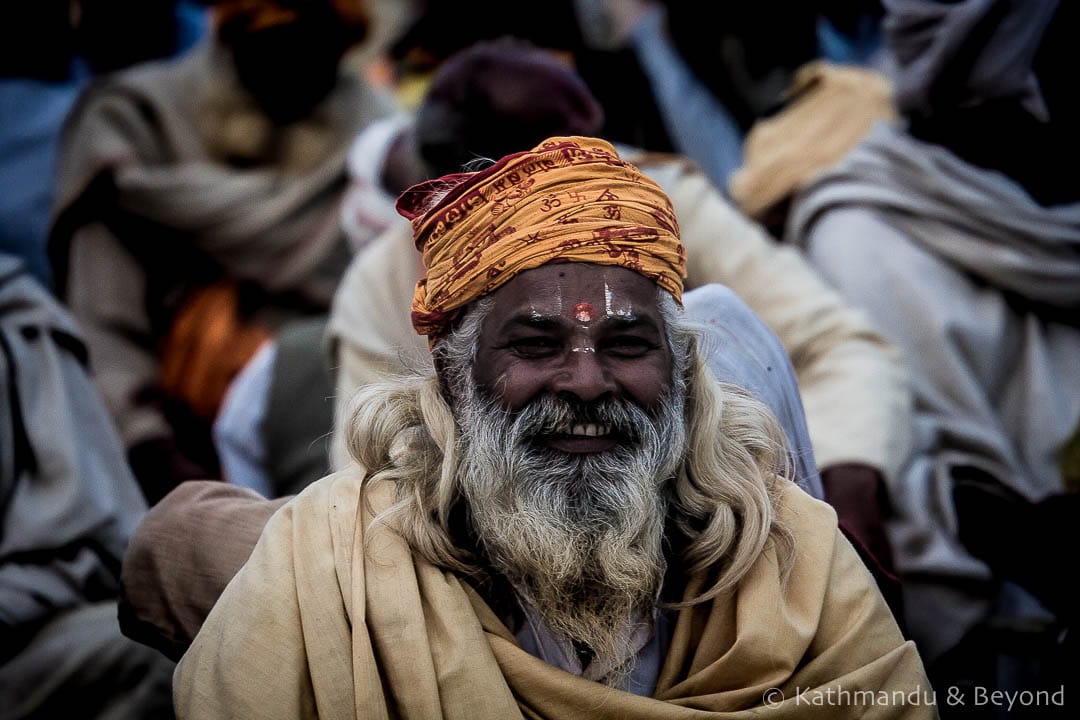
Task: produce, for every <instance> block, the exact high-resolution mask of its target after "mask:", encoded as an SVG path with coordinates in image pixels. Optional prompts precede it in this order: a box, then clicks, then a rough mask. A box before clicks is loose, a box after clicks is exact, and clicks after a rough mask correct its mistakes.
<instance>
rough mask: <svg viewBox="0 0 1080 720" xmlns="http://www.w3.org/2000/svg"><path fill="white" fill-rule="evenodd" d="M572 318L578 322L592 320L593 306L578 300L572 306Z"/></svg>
mask: <svg viewBox="0 0 1080 720" xmlns="http://www.w3.org/2000/svg"><path fill="white" fill-rule="evenodd" d="M574 319H575V320H577V321H578V322H583V323H587V322H592V319H593V306H592V305H591V304H589V303H587V302H579V303H578V304H577V305H575V306H574Z"/></svg>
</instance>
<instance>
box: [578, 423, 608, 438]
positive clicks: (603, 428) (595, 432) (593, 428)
mask: <svg viewBox="0 0 1080 720" xmlns="http://www.w3.org/2000/svg"><path fill="white" fill-rule="evenodd" d="M610 433H611V427H610V426H608V425H600V424H598V423H587V424H584V425H581V424H578V425H574V426H573V427H572V428H570V433H569V434H570V435H580V436H584V437H598V436H600V435H608V434H610Z"/></svg>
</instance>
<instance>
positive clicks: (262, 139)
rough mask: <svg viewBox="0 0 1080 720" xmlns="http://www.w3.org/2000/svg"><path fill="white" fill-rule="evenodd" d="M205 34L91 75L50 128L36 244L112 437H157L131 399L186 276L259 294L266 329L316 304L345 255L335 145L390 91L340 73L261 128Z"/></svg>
mask: <svg viewBox="0 0 1080 720" xmlns="http://www.w3.org/2000/svg"><path fill="white" fill-rule="evenodd" d="M226 52H227V51H226V50H225V49H224V48H222V47H221V46H218V45H216V44H214V43H211V42H207V43H206V44H204V45H202V46H200V47H197V48H195V49H194V50H192V51H191V52H189V53H188V54H187V55H185V56H182V57H180V58H178V59H174V60H169V61H164V62H154V63H147V64H145V65H142V66H139V67H136V68H132V69H130V70H127V71H123V72H121V73H119V74H117V75H114V76H110V77H109V78H107V79H101V80H99V81H97V82H95V83H93V84H92V85H90V86H89V87H88V89H87V90H86V91H85V92H84V94H83V95H82V96H81V97H80V98H79V101H78V103H77V104H76V106H75V108H74V110H73V111H72V113H71V114H70V116H69V118H68V121H67V124H66V126H65V128H64V133H63V138H62V146H61V153H60V165H59V168H58V175H57V183H56V196H57V197H56V207H55V210H54V217H53V223H52V228H51V237H50V253H51V254H52V257H53V263H54V267H55V268H56V269H57V275H58V277H57V289H58V292H59V293H60V294H61V296H62V297H63V298H64V299H65V301H66V302H67V304H68V305H69V306H70V307H72V309H73V311H74V313H75V315H76V317H77V319H78V320H79V322H80V324H81V325H82V326H83V327H84V328H85V329H86V336H87V342H88V344H89V346H90V352H91V356H92V357H93V359H94V361H93V363H92V367H93V368H94V372H95V380H96V381H97V382H98V384H99V387H101V389H102V391H103V393H104V395H105V399H106V403H107V405H108V407H109V409H110V411H111V412H112V414H113V416H114V417H115V418H116V419H117V422H118V424H119V426H120V431H121V435H122V437H123V439H124V442H125V445H127V446H129V447H130V446H131V445H133V444H135V443H137V442H139V441H141V440H145V439H147V438H152V437H158V436H160V435H163V434H168V429H167V427H165V426H164V420H163V419H162V417H161V415H160V413H159V412H158V411H157V410H155V409H154V408H153V407H151V406H150V404H149V403H148V402H146V401H145V400H142V401H139V400H137V398H145V397H146V395H147V391H148V390H150V389H153V388H154V387H155V386H156V384H157V373H158V368H157V365H156V358H155V355H156V352H157V346H158V342H159V340H160V338H161V336H162V335H163V334H164V332H165V331H166V330H167V328H168V326H169V324H170V322H171V318H172V316H173V313H175V311H176V309H177V307H178V305H180V304H182V302H183V300H184V298H186V297H187V296H188V293H189V292H190V290H191V289H192V287H193V286H194V287H199V286H203V285H206V284H208V283H210V282H214V281H216V280H218V279H220V278H221V277H222V276H224V277H226V278H230V279H232V280H234V281H237V282H241V283H245V284H247V285H250V286H254V287H257V288H259V289H260V290H261V291H263V292H265V293H267V294H268V296H269V297H268V298H267V299H266V300H265V302H263V303H262V306H263V308H264V310H265V311H264V312H262V313H261V316H260V317H258V318H256V319H257V320H261V321H264V322H265V324H267V326H269V327H271V328H273V327H277V326H278V325H280V324H281V323H282V322H284V321H285V320H287V319H291V318H294V317H296V316H297V315H298V314H304V313H309V312H312V311H313V310H325V309H326V308H327V307H328V306H329V304H330V299H331V297H332V294H333V292H334V289H335V288H336V286H337V282H338V279H339V278H340V275H341V273H342V272H343V270H344V267H345V265H346V264H347V262H348V256H349V251H348V247H347V244H346V242H345V240H344V238H343V234H342V231H341V229H340V225H339V222H338V206H339V202H340V197H341V194H342V192H343V191H344V187H345V182H346V172H345V157H346V154H347V152H348V147H349V143H350V141H351V140H352V138H353V136H354V135H355V134H356V133H357V132H358V131H359V129H360V128H362V127H364V126H365V125H366V124H368V123H370V122H372V121H374V120H375V119H376V118H379V117H382V116H385V115H387V114H389V113H390V112H391V111H392V109H393V104H392V101H391V99H390V98H389V96H386V95H384V94H382V93H380V92H377V91H375V90H373V89H372V88H370V87H368V86H366V85H364V84H363V83H361V82H359V81H358V80H357V79H355V78H352V77H351V76H346V75H343V76H342V77H341V79H340V81H339V84H338V86H337V87H336V88H335V89H334V90H333V91H332V92H331V94H330V95H329V96H328V97H327V98H326V99H325V100H324V101H323V103H322V104H321V105H319V106H318V107H317V108H316V109H315V110H314V111H313V112H312V113H311V115H310V116H309V117H307V118H305V119H304V120H302V121H299V122H297V123H293V124H291V125H288V126H282V127H277V128H274V127H272V126H270V124H269V121H268V120H267V119H266V118H265V117H264V116H263V115H262V114H261V113H260V112H259V111H258V110H257V109H256V108H255V107H254V106H253V104H252V101H251V100H250V98H249V97H248V96H247V95H246V94H245V93H244V92H243V91H241V90H240V89H239V86H238V83H237V80H236V78H235V75H234V72H233V70H232V66H231V63H230V61H229V59H228V56H227V54H226Z"/></svg>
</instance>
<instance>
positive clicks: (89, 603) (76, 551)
mask: <svg viewBox="0 0 1080 720" xmlns="http://www.w3.org/2000/svg"><path fill="white" fill-rule="evenodd" d="M86 357H87V353H86V347H85V346H84V345H83V343H82V339H81V337H80V332H79V329H78V328H77V327H76V324H75V322H74V320H73V319H72V318H71V316H70V314H69V313H68V312H67V311H66V309H64V308H63V307H62V306H61V305H60V304H59V303H58V302H57V301H56V299H55V298H54V297H53V296H52V295H50V294H49V293H48V292H47V291H46V290H45V289H44V288H42V287H41V284H40V283H38V282H36V281H35V280H34V279H33V278H32V277H31V276H30V275H29V274H27V272H26V266H25V264H24V263H23V262H22V261H21V260H19V259H18V258H16V257H14V256H12V255H8V254H6V253H2V252H0V715H2V716H3V717H4V718H5V720H28V719H30V718H35V719H37V720H52V719H53V718H60V717H78V718H95V719H100V720H105V719H106V718H109V719H113V720H115V719H116V718H140V719H145V720H158V719H162V720H165V719H167V718H172V717H173V712H172V694H171V687H172V683H171V679H172V671H173V663H172V662H170V661H168V660H167V659H166V658H164V657H162V656H161V655H159V654H158V653H156V652H154V651H152V650H150V649H149V648H147V647H145V646H143V645H140V644H138V643H135V642H132V641H130V640H128V639H127V638H125V637H124V636H122V635H121V634H120V627H119V625H118V623H117V602H116V598H117V594H118V589H119V579H120V564H121V559H122V558H123V555H124V551H125V549H126V547H127V544H128V541H129V539H130V538H131V533H132V531H133V530H134V528H135V526H136V524H137V523H138V522H139V521H140V520H141V519H142V517H143V515H144V513H145V512H146V502H145V501H144V500H143V497H142V495H141V493H140V492H139V487H138V485H137V484H136V482H135V478H134V477H133V476H132V474H131V471H130V469H129V468H128V465H127V462H126V460H125V458H124V450H123V447H122V445H121V444H120V439H119V438H118V437H117V435H116V431H115V430H114V429H113V425H112V422H111V421H110V419H109V417H108V414H107V413H106V412H105V409H104V407H103V406H102V404H101V399H100V397H99V395H98V392H97V389H96V388H95V387H94V385H93V383H92V382H91V381H90V378H89V375H88V374H87V372H86V370H87V368H86Z"/></svg>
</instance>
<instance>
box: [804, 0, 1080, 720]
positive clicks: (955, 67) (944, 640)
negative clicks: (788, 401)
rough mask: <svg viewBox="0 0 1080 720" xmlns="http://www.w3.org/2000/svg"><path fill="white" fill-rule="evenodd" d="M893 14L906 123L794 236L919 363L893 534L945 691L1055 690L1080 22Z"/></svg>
mask: <svg viewBox="0 0 1080 720" xmlns="http://www.w3.org/2000/svg"><path fill="white" fill-rule="evenodd" d="M885 6H886V8H887V10H888V14H887V15H886V18H885V30H886V39H887V42H888V44H889V47H890V50H891V52H892V54H893V55H894V56H895V59H896V63H897V74H896V78H895V102H896V105H897V108H898V110H899V111H900V113H901V116H902V119H903V121H902V123H901V124H893V123H883V124H879V125H877V126H876V127H875V128H874V129H873V130H872V131H871V134H870V136H869V137H868V138H867V139H866V140H865V141H864V142H863V143H861V144H860V145H859V146H858V147H856V148H855V149H854V150H853V151H852V152H851V153H850V155H848V156H847V157H846V158H845V159H844V160H843V161H842V162H841V163H840V164H839V165H838V166H837V167H836V168H835V169H833V170H830V171H826V172H824V173H822V174H821V175H819V176H818V177H817V178H816V179H815V180H814V181H813V182H812V183H810V184H809V186H808V187H806V188H805V189H804V190H803V191H802V192H800V193H799V194H798V195H797V197H796V199H795V202H794V204H793V205H792V209H791V215H790V218H789V223H788V238H789V240H790V241H791V242H793V243H795V244H797V245H798V246H800V247H804V248H805V249H806V251H807V252H808V253H809V257H810V259H811V261H812V262H813V263H814V264H815V266H816V267H818V268H819V269H820V270H821V272H822V273H823V274H824V276H825V277H826V278H828V280H829V281H830V282H831V283H832V284H833V285H834V286H835V287H837V288H838V289H839V290H840V291H841V292H842V293H843V295H844V296H845V297H846V298H848V300H849V301H850V302H851V303H853V304H855V305H856V306H858V307H861V308H864V309H865V310H866V311H867V312H868V313H870V315H871V317H872V318H873V320H874V322H875V323H876V324H877V326H878V327H880V328H881V329H882V331H883V332H884V333H886V335H887V336H888V337H889V338H891V339H892V340H893V342H895V343H896V344H897V345H898V346H899V347H900V348H901V349H902V350H903V353H904V358H905V362H906V364H907V366H908V367H909V368H910V369H911V373H912V380H913V383H914V384H913V387H914V391H915V399H916V406H915V419H916V436H915V441H916V448H915V449H916V452H915V455H914V456H913V459H912V462H911V463H910V464H909V465H908V466H907V468H906V469H905V470H904V472H903V473H902V474H900V475H898V476H896V477H895V478H893V480H894V484H893V486H892V488H891V496H892V497H893V498H894V499H895V501H896V503H897V513H898V517H897V520H896V522H895V523H894V525H893V526H892V529H893V532H892V539H893V547H894V548H895V550H896V558H897V567H898V570H899V571H900V573H901V576H902V579H903V585H904V589H905V605H906V607H907V609H908V617H907V620H908V626H909V627H910V629H911V631H912V633H913V637H914V638H915V639H916V641H917V642H918V643H919V644H920V645H921V647H922V652H923V656H924V657H925V658H926V659H927V662H928V668H929V671H930V675H931V679H932V680H935V682H937V683H938V685H939V687H941V688H945V687H950V686H957V687H960V686H962V687H971V686H973V685H974V686H982V687H986V688H1003V689H1008V690H1016V689H1032V688H1039V687H1053V688H1054V689H1055V690H1056V689H1057V686H1056V680H1055V679H1056V678H1060V677H1062V676H1065V677H1072V678H1075V677H1076V676H1077V675H1076V669H1077V659H1076V651H1075V647H1076V644H1075V640H1072V639H1069V638H1071V636H1072V635H1073V634H1074V633H1075V628H1074V626H1073V625H1072V624H1071V623H1072V618H1073V617H1074V614H1075V603H1074V602H1069V599H1070V598H1071V599H1074V598H1075V596H1074V595H1073V594H1071V593H1069V592H1068V591H1067V590H1065V587H1064V585H1065V581H1064V579H1063V576H1062V573H1061V569H1060V565H1059V562H1060V552H1061V547H1062V545H1061V543H1062V540H1063V539H1065V538H1070V537H1072V536H1073V535H1074V533H1075V521H1074V520H1072V518H1073V517H1075V514H1074V512H1075V511H1073V512H1068V511H1066V510H1065V508H1067V507H1075V500H1073V501H1072V502H1071V503H1070V502H1069V501H1067V500H1065V501H1063V502H1056V501H1055V498H1058V497H1062V499H1064V497H1067V496H1068V495H1070V494H1073V493H1075V492H1076V491H1077V490H1078V489H1080V481H1078V472H1077V468H1078V467H1080V464H1078V463H1077V460H1076V458H1077V453H1078V450H1077V448H1078V446H1080V440H1078V439H1077V438H1078V431H1080V373H1078V372H1077V367H1078V365H1077V358H1078V357H1080V328H1078V326H1077V317H1080V314H1078V312H1077V310H1078V308H1080V184H1077V183H1075V182H1069V181H1067V180H1066V181H1063V178H1068V177H1070V176H1071V174H1072V173H1073V170H1074V169H1075V167H1076V163H1077V161H1078V160H1080V141H1078V139H1077V135H1076V132H1075V129H1076V127H1077V124H1076V123H1077V110H1076V104H1075V103H1074V102H1073V101H1072V97H1071V91H1068V90H1065V88H1066V87H1068V84H1069V80H1068V78H1069V77H1070V75H1071V73H1072V68H1074V67H1076V63H1077V61H1078V60H1080V56H1078V49H1077V44H1076V42H1075V37H1076V31H1077V29H1078V28H1080V21H1078V20H1080V16H1078V13H1077V7H1076V5H1075V4H1074V3H1058V2H1054V1H1053V0H1030V1H1029V0H1024V1H1023V2H1013V1H1011V0H965V1H963V2H926V1H922V0H887V2H886V3H885ZM1066 542H1068V541H1066ZM1070 631H1071V632H1070ZM1062 638H1065V639H1066V642H1068V643H1071V645H1072V647H1073V648H1074V649H1073V650H1072V655H1071V658H1069V656H1068V653H1065V657H1066V658H1067V659H1066V662H1067V663H1069V664H1068V665H1066V666H1062V665H1061V664H1060V663H1061V662H1062V660H1061V657H1062V655H1061V652H1062V651H1061V649H1060V647H1059V645H1060V641H1061V639H1062ZM1070 702H1071V704H1072V707H1073V714H1075V700H1073V701H1070ZM945 712H948V709H947V708H943V713H945ZM954 712H955V711H954Z"/></svg>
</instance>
